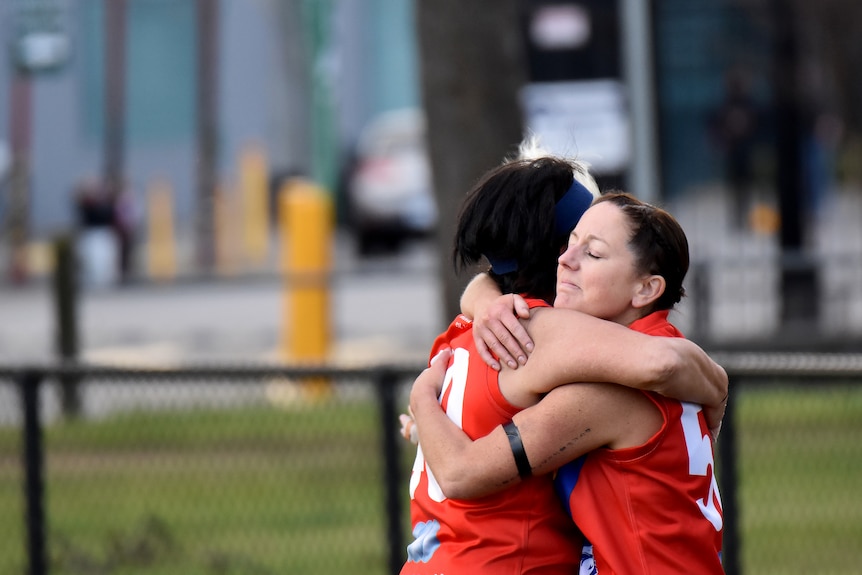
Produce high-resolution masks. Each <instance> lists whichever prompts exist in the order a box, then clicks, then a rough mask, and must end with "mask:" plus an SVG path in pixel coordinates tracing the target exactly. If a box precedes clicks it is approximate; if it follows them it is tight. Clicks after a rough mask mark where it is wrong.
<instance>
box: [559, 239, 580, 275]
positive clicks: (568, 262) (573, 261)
mask: <svg viewBox="0 0 862 575" xmlns="http://www.w3.org/2000/svg"><path fill="white" fill-rule="evenodd" d="M578 252H579V250H578V246H577V245H572V244H570V245H568V246H567V247H566V250H565V251H564V252H563V253H562V254H560V257H558V258H557V263H558V264H560V265H561V266H563V267H567V268H571V269H574V268H576V267H577V266H578V264H579V263H580V258H579V257H578Z"/></svg>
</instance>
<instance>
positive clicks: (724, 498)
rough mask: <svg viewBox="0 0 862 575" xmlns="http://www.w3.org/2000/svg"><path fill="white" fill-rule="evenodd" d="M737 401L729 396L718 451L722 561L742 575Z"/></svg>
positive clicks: (729, 572) (731, 574) (730, 574)
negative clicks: (737, 496) (738, 504)
mask: <svg viewBox="0 0 862 575" xmlns="http://www.w3.org/2000/svg"><path fill="white" fill-rule="evenodd" d="M729 379H730V382H729V388H730V389H731V390H734V389H738V387H739V386H738V385H737V384H738V379H737V378H734V377H733V376H732V375H731V376H730V378H729ZM735 412H736V401H735V397H734V393H733V392H732V393H730V394H729V395H728V397H727V410H726V411H725V412H724V421H723V422H722V426H721V435H720V436H719V438H718V442H717V443H718V454H719V457H720V458H721V467H720V468H719V484H720V489H721V507H722V515H723V516H724V540H723V542H722V552H721V562H722V565H723V566H724V572H725V574H726V575H741V573H742V571H741V570H740V568H739V514H738V507H737V505H736V502H737V498H736V495H737V493H738V492H739V481H738V477H739V476H738V474H737V463H738V459H737V457H738V454H737V451H736V417H735V416H736V413H735Z"/></svg>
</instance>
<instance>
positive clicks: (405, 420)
mask: <svg viewBox="0 0 862 575" xmlns="http://www.w3.org/2000/svg"><path fill="white" fill-rule="evenodd" d="M398 421H400V422H401V437H403V438H404V439H406V440H407V441H409V442H410V443H412V444H413V445H416V444H417V443H419V429H418V428H417V427H416V422H415V421H414V420H413V415H412V414H411V415H407V414H406V413H402V414H401V415H399V416H398Z"/></svg>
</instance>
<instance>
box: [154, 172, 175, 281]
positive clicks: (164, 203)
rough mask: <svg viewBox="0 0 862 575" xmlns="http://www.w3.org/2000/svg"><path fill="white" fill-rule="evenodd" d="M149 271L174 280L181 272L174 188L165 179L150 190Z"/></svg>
mask: <svg viewBox="0 0 862 575" xmlns="http://www.w3.org/2000/svg"><path fill="white" fill-rule="evenodd" d="M147 272H148V274H149V276H150V278H152V279H154V280H157V281H170V280H172V279H174V277H176V275H177V254H176V239H175V238H174V200H173V190H172V189H171V185H170V183H169V182H167V181H166V180H161V179H159V180H156V181H154V182H152V183H151V184H150V186H149V188H148V190H147Z"/></svg>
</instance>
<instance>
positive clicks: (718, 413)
mask: <svg viewBox="0 0 862 575" xmlns="http://www.w3.org/2000/svg"><path fill="white" fill-rule="evenodd" d="M726 409H727V396H724V399H723V400H721V402H719V404H718V405H709V406H707V405H705V406H703V415H704V417H705V418H706V425H707V427H708V428H709V433H710V435H712V440H713V441H715V440H717V439H718V434H719V433H721V421H722V420H723V419H724V412H725V410H726Z"/></svg>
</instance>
